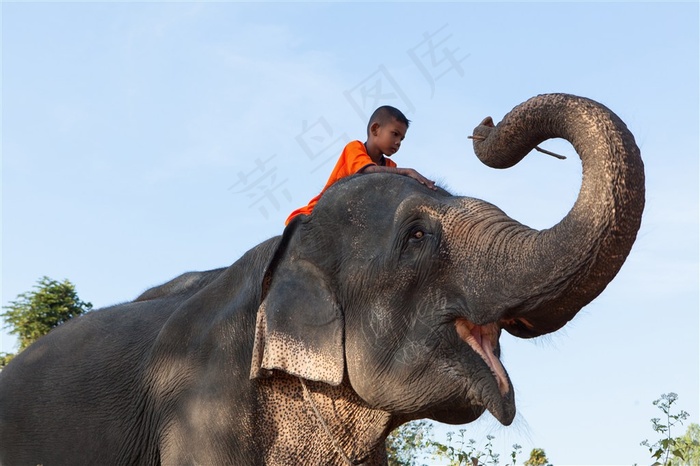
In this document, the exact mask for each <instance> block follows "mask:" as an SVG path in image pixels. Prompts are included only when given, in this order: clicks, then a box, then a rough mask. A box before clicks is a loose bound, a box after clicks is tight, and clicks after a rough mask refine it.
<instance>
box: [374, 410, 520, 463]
mask: <svg viewBox="0 0 700 466" xmlns="http://www.w3.org/2000/svg"><path fill="white" fill-rule="evenodd" d="M432 427H433V426H432V424H430V423H429V422H428V421H425V420H423V421H413V422H409V423H407V424H404V425H402V426H401V427H399V428H397V429H395V430H394V431H393V432H391V434H389V437H388V438H387V441H386V449H387V457H388V459H389V466H414V465H416V464H417V463H416V461H417V460H418V459H419V458H420V459H424V458H428V457H431V458H432V459H440V460H446V461H447V464H448V465H449V466H497V465H498V464H499V456H500V455H499V454H498V453H496V452H495V451H494V450H493V439H494V438H495V437H493V436H492V435H487V436H486V444H485V445H484V446H483V447H479V446H478V445H477V442H476V440H474V439H467V438H466V429H460V430H459V432H458V433H457V434H455V433H454V432H448V433H447V443H442V442H438V441H437V440H435V439H434V438H433V437H432ZM521 450H522V447H521V446H520V445H517V444H516V445H513V450H512V452H511V454H510V458H511V459H510V462H509V463H508V464H510V465H512V466H515V465H516V464H517V457H518V455H519V454H520V451H521Z"/></svg>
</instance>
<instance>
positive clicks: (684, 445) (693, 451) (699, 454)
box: [669, 423, 700, 466]
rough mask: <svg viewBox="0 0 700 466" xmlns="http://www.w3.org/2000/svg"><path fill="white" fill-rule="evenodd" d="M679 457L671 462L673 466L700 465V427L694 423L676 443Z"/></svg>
mask: <svg viewBox="0 0 700 466" xmlns="http://www.w3.org/2000/svg"><path fill="white" fill-rule="evenodd" d="M675 447H676V452H677V456H676V457H675V458H672V459H671V460H670V462H669V464H670V465H672V466H696V465H699V464H700V425H698V424H695V423H692V424H689V425H688V430H686V431H685V434H684V435H683V436H681V437H677V438H676V441H675Z"/></svg>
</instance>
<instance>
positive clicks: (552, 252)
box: [472, 94, 644, 338]
mask: <svg viewBox="0 0 700 466" xmlns="http://www.w3.org/2000/svg"><path fill="white" fill-rule="evenodd" d="M550 138H563V139H566V140H567V141H569V142H570V143H571V144H572V145H573V147H574V149H575V150H576V152H577V153H578V154H579V156H580V157H581V161H582V164H583V181H582V185H581V190H580V192H579V196H578V199H577V200H576V203H575V204H574V207H573V208H572V209H571V211H570V212H569V213H568V214H567V215H566V217H565V218H564V219H562V220H561V221H560V222H559V223H558V224H557V225H555V226H554V227H552V228H550V229H547V230H542V231H537V230H532V229H530V228H528V227H525V226H523V225H521V224H520V223H518V222H516V221H514V220H511V219H509V218H507V217H503V214H502V213H501V214H499V215H501V216H500V217H499V218H498V220H496V221H494V220H493V219H492V220H491V221H489V222H486V223H488V224H489V225H490V226H488V227H487V229H489V230H490V231H491V232H492V233H493V235H492V236H491V241H489V244H488V246H486V248H485V249H484V250H482V251H481V254H480V257H481V259H480V260H484V261H486V263H484V264H482V267H487V270H489V272H488V273H486V276H485V277H480V278H476V277H472V278H476V279H477V280H480V281H481V290H480V291H481V292H480V293H478V296H476V300H477V303H478V304H480V305H484V306H487V308H489V309H490V310H491V312H493V313H496V314H495V315H496V316H498V319H499V320H500V322H501V324H502V326H503V327H504V328H505V329H506V330H507V331H508V332H510V333H512V334H513V335H515V336H519V337H524V338H529V337H535V336H539V335H542V334H545V333H549V332H553V331H555V330H557V329H559V328H561V327H562V326H563V325H564V324H566V323H567V322H568V321H569V320H571V319H572V318H573V317H574V316H575V315H576V313H577V312H578V311H579V310H580V309H581V308H582V307H583V306H585V305H586V304H588V303H589V302H590V301H591V300H593V299H594V298H595V297H596V296H598V295H599V294H600V293H601V292H602V291H603V290H604V289H605V287H606V286H607V284H608V283H609V282H610V281H611V280H612V279H613V278H614V276H615V275H616V274H617V272H618V271H619V269H620V267H622V264H623V262H624V261H625V259H626V257H627V255H628V254H629V251H630V249H631V247H632V244H633V243H634V240H635V238H636V235H637V231H638V229H639V226H640V223H641V217H642V211H643V209H644V166H643V163H642V160H641V158H640V155H639V149H638V147H637V145H636V144H635V141H634V137H633V136H632V134H631V133H630V132H629V130H628V129H627V127H626V125H625V124H624V123H623V122H622V120H620V118H619V117H617V115H615V114H614V113H613V112H612V111H610V110H609V109H607V108H606V107H604V106H603V105H601V104H599V103H597V102H594V101H592V100H589V99H585V98H581V97H576V96H572V95H567V94H547V95H540V96H537V97H534V98H532V99H530V100H528V101H527V102H525V103H523V104H521V105H519V106H517V107H515V108H514V109H513V110H512V111H511V112H509V113H508V114H507V115H506V116H505V117H504V118H503V121H501V122H500V123H499V124H498V125H496V126H495V127H494V126H493V123H492V121H491V119H490V118H487V119H485V120H484V122H482V124H481V125H479V126H478V127H477V128H476V129H475V130H474V151H475V153H476V155H477V156H478V157H479V159H480V160H481V161H482V162H483V163H485V164H486V165H489V166H491V167H494V168H507V167H511V166H513V165H515V164H516V163H517V162H519V161H520V160H521V159H522V158H523V157H525V155H527V153H528V152H530V151H531V150H532V149H534V148H535V146H536V145H538V144H540V143H541V142H542V141H544V140H546V139H550ZM482 267H478V268H477V269H479V270H482V271H483V270H484V268H482ZM480 300H481V302H479V301H480ZM484 300H487V302H484ZM492 315H494V314H492Z"/></svg>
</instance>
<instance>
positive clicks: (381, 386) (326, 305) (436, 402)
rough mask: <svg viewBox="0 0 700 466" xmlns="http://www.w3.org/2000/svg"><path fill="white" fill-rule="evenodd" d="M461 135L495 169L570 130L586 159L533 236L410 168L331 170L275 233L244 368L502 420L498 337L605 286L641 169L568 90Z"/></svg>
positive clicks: (636, 212)
mask: <svg viewBox="0 0 700 466" xmlns="http://www.w3.org/2000/svg"><path fill="white" fill-rule="evenodd" d="M474 136H475V137H474V150H475V152H476V154H477V156H478V157H479V158H480V159H481V160H482V161H483V162H484V163H486V164H487V165H489V166H492V167H497V168H506V167H510V166H512V165H514V164H515V163H517V162H518V161H520V160H521V159H522V158H523V157H524V156H525V155H526V154H527V153H528V152H530V151H531V150H532V149H533V148H535V147H536V145H538V144H540V143H541V142H542V141H544V140H546V139H550V138H564V139H566V140H568V141H569V142H570V143H571V144H572V145H573V147H574V148H575V150H576V152H577V153H578V154H579V156H580V158H581V160H582V164H583V181H582V185H581V189H580V193H579V196H578V199H577V200H576V202H575V205H574V206H573V208H572V209H571V211H570V212H569V213H568V214H567V215H566V216H565V218H563V219H562V220H561V221H560V222H559V223H558V224H556V225H555V226H553V227H552V228H549V229H545V230H541V231H538V230H534V229H532V228H529V227H527V226H525V225H523V224H521V223H519V222H518V221H516V220H513V219H511V218H509V217H508V216H507V215H506V214H505V213H504V212H503V211H501V210H500V209H499V208H497V207H496V206H494V205H492V204H489V203H487V202H484V201H482V200H479V199H474V198H469V197H455V196H452V195H450V194H449V193H447V192H446V191H444V190H438V191H437V192H435V191H431V190H430V189H427V188H424V187H423V186H421V185H419V184H418V183H416V182H415V181H414V180H412V179H410V178H407V177H402V176H399V175H389V174H371V175H358V176H354V177H350V178H346V179H344V180H341V181H340V182H338V183H336V184H335V185H334V186H333V187H332V188H331V189H329V190H328V191H327V192H326V193H325V194H324V196H323V197H322V198H321V200H320V202H319V203H318V205H317V207H316V209H315V210H314V212H313V214H312V215H311V216H308V217H306V216H304V217H303V218H302V217H298V218H297V219H295V221H293V222H292V223H291V224H290V225H289V226H288V227H287V228H286V230H285V232H284V235H283V238H282V241H281V244H280V246H279V248H278V250H277V253H276V254H275V256H274V258H273V259H272V262H271V264H270V266H269V268H268V271H267V273H266V276H265V277H266V278H265V283H264V285H263V296H262V298H263V300H262V305H261V306H260V308H259V311H258V319H257V329H256V339H255V350H254V355H253V364H252V368H251V377H252V378H255V377H260V376H262V375H264V374H268V373H270V372H269V371H272V370H282V371H285V372H287V373H289V374H293V375H296V376H299V377H302V378H306V379H310V380H315V381H322V382H326V383H328V384H331V385H340V384H349V386H351V387H352V390H353V391H355V392H356V393H357V394H358V395H359V397H360V398H361V399H362V400H364V402H365V403H366V404H367V405H368V406H369V407H371V408H373V409H379V410H385V411H388V412H390V413H392V414H393V415H394V416H396V417H397V418H401V419H403V420H409V419H416V418H422V417H428V418H432V419H435V420H437V421H441V422H448V423H466V422H470V421H472V420H474V419H476V418H477V417H479V416H480V415H481V414H482V413H483V412H484V410H486V409H488V410H489V411H490V412H491V413H492V414H493V415H494V416H495V417H496V418H497V419H499V420H500V421H501V422H502V423H503V424H506V425H507V424H510V423H511V422H512V420H513V417H514V415H515V403H514V393H513V387H512V386H511V383H510V380H509V378H508V375H507V373H506V371H505V369H504V368H503V366H502V365H501V363H500V361H499V354H500V349H499V336H500V334H501V331H502V330H503V329H505V330H506V331H507V332H509V333H511V334H513V335H515V336H517V337H522V338H531V337H537V336H540V335H544V334H546V333H549V332H553V331H556V330H557V329H559V328H561V327H562V326H563V325H565V324H566V323H567V322H568V321H569V320H571V319H572V318H573V317H574V316H575V315H576V313H577V312H578V311H579V310H580V309H581V308H582V307H583V306H585V305H586V304H588V303H589V302H590V301H591V300H592V299H594V298H595V297H596V296H598V295H599V294H600V293H601V292H602V291H603V289H604V288H605V287H606V286H607V284H608V283H609V282H610V281H611V280H612V279H613V278H614V276H615V275H616V273H617V272H618V270H619V269H620V267H621V266H622V264H623V262H624V261H625V258H626V257H627V255H628V253H629V251H630V249H631V247H632V244H633V242H634V240H635V237H636V233H637V230H638V229H639V226H640V222H641V216H642V211H643V207H644V169H643V164H642V161H641V158H640V155H639V150H638V148H637V146H636V144H635V142H634V138H633V136H632V134H631V133H630V132H629V131H628V129H627V127H626V126H625V124H624V123H623V122H622V121H621V120H620V119H619V118H618V117H617V116H616V115H615V114H614V113H613V112H612V111H610V110H609V109H607V108H606V107H604V106H603V105H601V104H598V103H596V102H594V101H591V100H588V99H585V98H580V97H576V96H572V95H566V94H549V95H541V96H537V97H535V98H532V99H530V100H529V101H527V102H525V103H523V104H521V105H519V106H517V107H516V108H514V109H513V110H512V111H511V112H510V113H508V114H507V115H506V116H505V117H504V119H503V121H501V122H500V123H499V124H498V125H495V126H494V124H493V122H492V121H491V119H490V118H487V119H485V120H484V121H483V122H482V124H481V125H479V126H478V127H477V128H476V129H475V130H474Z"/></svg>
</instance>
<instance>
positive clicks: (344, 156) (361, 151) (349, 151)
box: [284, 141, 396, 225]
mask: <svg viewBox="0 0 700 466" xmlns="http://www.w3.org/2000/svg"><path fill="white" fill-rule="evenodd" d="M369 165H377V164H376V163H374V162H373V161H372V159H371V158H370V156H369V154H367V149H365V145H364V144H363V143H362V142H360V141H352V142H349V143H348V144H347V145H346V146H345V148H344V149H343V152H342V153H341V154H340V158H339V159H338V162H337V163H336V164H335V168H333V171H332V172H331V176H329V177H328V182H327V183H326V186H325V187H324V188H323V190H322V191H321V192H320V193H318V195H317V196H316V197H314V198H313V199H311V200H310V201H309V203H308V204H307V205H305V206H304V207H300V208H298V209H297V210H295V211H294V212H292V213H291V214H289V217H287V220H286V221H285V222H284V224H285V225H287V224H288V223H289V222H290V221H291V220H292V219H293V218H294V217H296V216H297V215H299V214H304V215H309V214H311V211H313V210H314V207H315V206H316V203H318V200H319V199H321V195H322V194H323V193H324V192H325V191H326V189H328V188H329V187H330V186H331V185H332V184H333V183H335V182H336V181H338V180H339V179H341V178H345V177H346V176H350V175H354V174H355V173H357V172H359V171H361V170H362V169H364V168H366V167H368V166H369ZM384 166H385V167H396V164H395V163H394V161H393V160H389V159H387V158H386V157H384Z"/></svg>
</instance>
